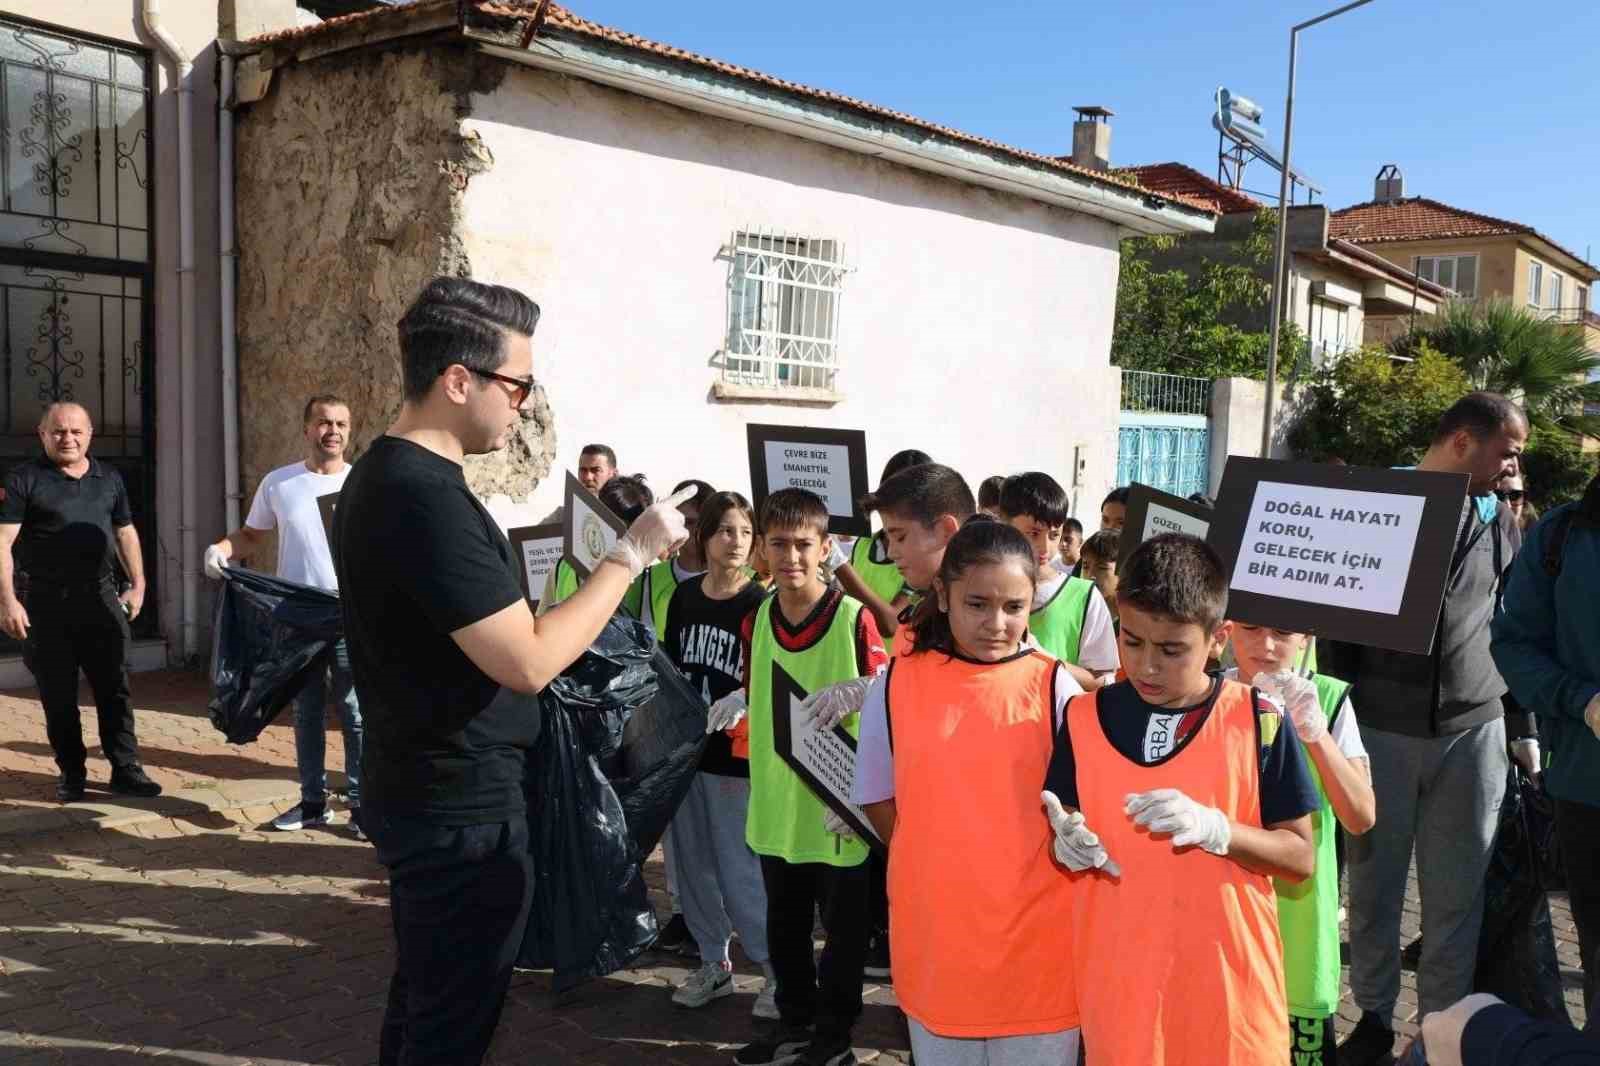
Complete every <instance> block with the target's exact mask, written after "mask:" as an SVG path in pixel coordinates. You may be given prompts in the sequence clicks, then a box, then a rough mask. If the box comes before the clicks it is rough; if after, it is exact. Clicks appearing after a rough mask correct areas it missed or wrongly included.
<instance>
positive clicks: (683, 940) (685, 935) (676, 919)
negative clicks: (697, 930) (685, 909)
mask: <svg viewBox="0 0 1600 1066" xmlns="http://www.w3.org/2000/svg"><path fill="white" fill-rule="evenodd" d="M693 946H694V940H693V938H691V937H690V936H689V923H688V922H686V921H684V920H683V915H681V914H674V915H673V916H672V920H671V921H670V922H668V923H667V924H666V925H665V926H663V927H662V929H661V932H660V933H658V934H657V935H656V942H655V943H654V944H652V945H651V947H653V948H655V949H656V950H657V951H675V952H678V953H679V954H682V953H683V952H685V951H688V950H689V949H690V948H691V947H693ZM697 950H698V949H697Z"/></svg>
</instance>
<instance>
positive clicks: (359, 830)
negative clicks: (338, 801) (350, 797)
mask: <svg viewBox="0 0 1600 1066" xmlns="http://www.w3.org/2000/svg"><path fill="white" fill-rule="evenodd" d="M350 833H351V835H352V836H354V837H355V838H356V839H357V840H361V841H365V840H366V839H367V827H366V826H364V825H362V824H361V808H360V807H351V808H350Z"/></svg>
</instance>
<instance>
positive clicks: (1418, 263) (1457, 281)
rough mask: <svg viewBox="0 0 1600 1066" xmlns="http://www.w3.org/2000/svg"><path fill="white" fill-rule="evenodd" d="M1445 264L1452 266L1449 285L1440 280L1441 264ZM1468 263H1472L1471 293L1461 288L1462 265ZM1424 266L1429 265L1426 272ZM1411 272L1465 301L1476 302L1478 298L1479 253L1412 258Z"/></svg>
mask: <svg viewBox="0 0 1600 1066" xmlns="http://www.w3.org/2000/svg"><path fill="white" fill-rule="evenodd" d="M1444 262H1448V263H1449V264H1450V284H1448V285H1446V284H1445V283H1444V282H1442V281H1440V280H1439V264H1440V263H1444ZM1466 262H1471V264H1472V289H1471V291H1470V292H1469V291H1467V290H1466V289H1464V288H1461V287H1460V285H1461V265H1462V264H1463V263H1466ZM1423 264H1427V269H1426V270H1424V269H1423ZM1411 271H1412V273H1413V274H1415V275H1416V276H1417V277H1418V278H1420V279H1422V280H1423V281H1427V282H1432V283H1433V284H1435V285H1441V286H1443V287H1444V288H1447V289H1449V290H1451V291H1452V292H1454V293H1455V294H1456V295H1457V296H1459V297H1461V298H1462V299H1463V300H1476V299H1477V298H1478V253H1476V252H1464V253H1452V254H1447V255H1418V256H1412V259H1411Z"/></svg>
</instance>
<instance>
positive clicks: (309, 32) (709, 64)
mask: <svg viewBox="0 0 1600 1066" xmlns="http://www.w3.org/2000/svg"><path fill="white" fill-rule="evenodd" d="M540 6H541V4H540V2H539V0H416V2H414V3H411V4H403V5H397V6H391V7H381V8H377V9H374V10H372V11H364V12H360V13H358V14H355V15H344V16H341V17H339V18H333V19H329V20H327V21H326V22H323V23H320V24H318V25H315V26H304V27H300V28H297V29H291V30H282V31H279V32H277V33H271V34H265V35H263V36H260V37H256V38H252V39H251V40H249V41H246V42H244V43H245V45H246V46H248V47H256V46H266V45H273V44H284V43H294V44H300V43H302V42H306V41H310V40H313V39H315V38H317V37H319V36H321V35H323V34H328V33H333V32H335V31H337V30H341V29H347V28H350V27H352V26H355V25H359V24H360V23H362V22H365V21H379V20H383V19H386V18H394V17H398V16H399V14H400V13H401V12H408V11H409V12H415V11H420V10H422V9H426V8H436V9H441V10H448V9H450V8H452V7H455V8H457V9H467V8H470V9H472V10H474V11H476V12H479V13H481V14H485V15H491V16H502V17H511V18H527V17H530V16H532V15H534V13H535V11H536V10H537V9H538V8H539V7H540ZM545 7H546V11H545V17H544V23H543V26H542V28H541V32H548V31H550V30H552V29H554V30H559V31H562V32H565V33H571V34H575V35H578V36H583V37H589V38H592V39H595V40H600V41H605V42H607V43H610V44H615V45H619V46H621V47H625V48H630V49H633V50H635V51H640V52H647V53H649V54H651V55H655V56H660V57H662V58H666V59H672V60H675V61H678V62H682V63H688V64H692V65H694V66H696V67H700V68H702V69H706V70H712V71H716V72H717V73H720V74H725V75H727V76H729V77H734V78H739V79H741V80H743V81H748V82H752V83H755V84H759V85H763V86H766V87H769V88H774V89H779V90H782V91H784V92H787V93H792V94H794V95H796V96H803V97H806V98H809V99H811V100H816V101H821V102H825V103H829V104H833V105H835V106H838V107H842V108H846V109H848V110H850V111H854V112H856V113H858V114H862V115H867V116H870V117H872V118H877V119H888V120H891V121H894V122H899V123H903V124H905V125H908V126H912V127H915V128H917V129H921V130H925V131H927V132H930V133H934V134H938V135H940V136H943V137H947V138H949V139H951V140H954V141H959V142H961V143H964V144H969V145H974V146H977V147H980V148H985V149H988V150H990V151H993V152H999V153H1003V154H1005V155H1008V156H1011V157H1013V158H1015V159H1019V160H1022V161H1024V162H1028V163H1032V164H1035V165H1038V166H1042V167H1047V168H1049V169H1051V170H1056V171H1060V172H1062V173H1064V174H1071V175H1075V176H1078V177H1082V178H1087V179H1089V180H1091V181H1093V182H1096V183H1097V184H1101V185H1110V186H1114V187H1117V188H1122V189H1127V190H1136V191H1139V192H1144V193H1146V194H1148V195H1153V196H1155V197H1156V198H1158V199H1161V200H1166V201H1168V202H1170V203H1175V204H1178V205H1181V206H1183V207H1187V208H1190V209H1192V210H1199V211H1208V212H1214V211H1215V210H1216V208H1215V206H1214V200H1215V198H1214V197H1195V196H1191V195H1188V194H1187V193H1184V192H1181V191H1171V192H1166V191H1162V190H1160V189H1153V188H1148V187H1142V186H1140V185H1138V184H1136V183H1135V182H1134V181H1133V180H1131V179H1129V178H1125V177H1120V176H1118V175H1117V174H1115V173H1105V172H1102V171H1098V170H1091V169H1089V168H1087V167H1080V166H1078V165H1076V164H1074V163H1072V162H1070V161H1069V160H1066V159H1062V158H1058V157H1054V156H1048V155H1042V154H1040V153H1038V152H1032V151H1029V150H1027V149H1025V148H1017V147H1014V146H1012V145H1008V144H1002V143H1000V142H999V141H993V140H990V139H988V138H986V137H980V136H977V135H975V134H971V133H965V132H962V131H961V130H957V129H952V128H950V127H948V126H941V125H938V124H936V123H933V122H929V121H927V120H926V119H920V118H917V117H916V116H914V115H908V114H905V113H904V112H900V111H894V110H891V109H889V108H885V107H880V106H878V105H876V104H871V103H868V102H866V101H864V100H857V99H855V98H854V97H850V96H845V95H843V94H841V93H836V92H832V91H830V90H827V89H817V88H813V87H811V86H808V85H801V84H799V83H797V82H792V81H786V80H784V79H782V78H778V77H774V76H773V75H771V74H763V73H761V72H760V71H757V70H751V69H750V68H748V67H741V66H738V65H737V64H734V63H726V62H723V61H722V60H719V59H711V58H708V57H706V56H702V55H699V54H697V53H695V52H690V51H687V50H685V49H682V48H677V47H674V46H673V45H668V44H662V43H660V42H658V41H652V40H650V39H648V38H645V37H640V36H638V35H637V34H632V33H628V32H626V31H624V30H618V29H614V28H612V27H609V26H603V25H601V24H600V23H597V22H592V21H590V20H588V19H585V18H581V17H579V16H578V15H576V14H574V13H573V12H571V11H569V10H568V9H567V8H565V7H562V6H561V5H559V4H554V3H550V4H547V5H545Z"/></svg>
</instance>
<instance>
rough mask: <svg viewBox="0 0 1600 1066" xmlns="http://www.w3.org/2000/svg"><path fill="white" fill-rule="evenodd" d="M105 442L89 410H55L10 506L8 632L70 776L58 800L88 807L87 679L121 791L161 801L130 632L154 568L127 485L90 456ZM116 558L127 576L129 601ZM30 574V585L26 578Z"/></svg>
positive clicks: (0, 563) (1, 625) (4, 618)
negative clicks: (143, 742)
mask: <svg viewBox="0 0 1600 1066" xmlns="http://www.w3.org/2000/svg"><path fill="white" fill-rule="evenodd" d="M93 438H94V426H93V424H92V423H91V422H90V419H89V412H88V411H87V410H85V409H84V408H83V407H82V406H81V405H79V404H75V403H53V404H51V405H50V406H49V407H47V408H46V409H45V412H44V416H43V417H42V418H40V420H39V440H40V441H41V442H42V443H43V445H44V455H43V456H41V457H40V458H38V459H33V460H30V461H29V462H25V463H21V464H19V465H17V466H16V467H14V468H12V470H11V471H10V472H9V473H8V474H7V475H6V480H5V498H4V499H3V500H0V629H3V630H4V631H5V632H6V634H7V635H9V636H11V637H13V638H15V639H16V640H20V641H23V642H24V661H25V662H26V663H27V665H28V669H29V670H31V671H32V672H33V676H34V679H35V680H36V681H37V682H38V684H39V702H40V703H42V704H43V705H44V717H45V729H46V732H47V733H48V735H49V737H50V747H51V750H53V751H54V752H55V756H56V765H57V766H58V767H60V768H61V781H60V783H59V784H57V785H56V798H57V799H59V800H60V801H61V802H63V803H72V802H74V801H76V800H80V799H82V798H83V791H84V786H85V782H86V781H87V779H88V769H87V763H88V752H87V750H86V749H85V748H84V745H83V722H82V719H81V718H80V717H79V713H78V671H79V670H80V669H81V670H82V671H83V673H84V675H85V676H87V677H88V679H89V687H90V688H91V689H93V690H94V702H95V709H96V711H97V712H98V715H99V719H100V748H101V750H102V751H103V752H104V753H105V757H106V761H108V762H109V763H110V764H111V786H110V787H111V791H113V792H120V793H123V794H124V795H130V796H156V795H160V793H161V786H160V785H157V784H156V783H155V782H154V781H152V780H150V778H149V777H148V776H147V775H146V774H145V772H144V768H143V767H142V766H141V765H140V763H139V753H138V749H137V747H136V745H135V741H134V735H133V706H132V705H131V704H130V703H129V702H128V644H129V641H130V637H131V634H130V631H129V623H130V622H132V621H133V620H134V619H135V618H137V617H138V616H139V612H140V610H141V609H142V608H143V607H144V592H145V581H144V557H143V555H141V554H140V549H139V534H138V532H137V531H136V530H135V529H134V528H133V513H132V511H131V510H130V508H129V505H128V489H127V487H126V486H125V485H123V483H122V476H121V475H120V474H118V473H117V472H116V471H115V470H113V469H112V468H111V467H109V466H106V465H105V464H104V463H102V462H100V461H99V460H98V459H91V458H90V457H89V443H90V441H91V440H92V439H93ZM13 548H15V549H16V559H15V561H13V558H12V550H13ZM113 559H118V560H120V561H121V563H122V572H123V574H124V575H125V576H126V577H127V587H126V588H125V589H122V590H120V591H119V590H118V587H117V585H118V582H117V578H116V571H115V569H114V566H113ZM19 570H20V572H21V574H22V576H23V577H25V582H24V581H18V580H17V579H16V577H17V573H18V571H19Z"/></svg>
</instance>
